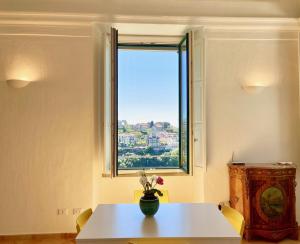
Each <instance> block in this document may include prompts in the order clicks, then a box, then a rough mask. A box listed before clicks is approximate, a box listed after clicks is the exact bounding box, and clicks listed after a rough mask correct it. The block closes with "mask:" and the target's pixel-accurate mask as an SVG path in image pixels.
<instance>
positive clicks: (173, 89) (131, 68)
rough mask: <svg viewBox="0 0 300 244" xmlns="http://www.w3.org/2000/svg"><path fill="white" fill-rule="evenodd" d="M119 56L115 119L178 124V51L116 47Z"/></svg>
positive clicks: (130, 121) (131, 121)
mask: <svg viewBox="0 0 300 244" xmlns="http://www.w3.org/2000/svg"><path fill="white" fill-rule="evenodd" d="M118 58H119V67H118V69H119V74H118V79H119V80H118V85H119V89H118V93H119V102H118V106H119V107H118V109H119V111H118V112H119V114H118V117H119V118H118V119H119V120H121V119H124V120H127V121H128V122H129V123H131V124H134V123H139V122H149V121H151V120H153V121H155V122H157V121H167V122H170V123H171V124H172V125H174V126H178V116H179V115H178V54H177V52H176V51H144V50H124V49H119V57H118Z"/></svg>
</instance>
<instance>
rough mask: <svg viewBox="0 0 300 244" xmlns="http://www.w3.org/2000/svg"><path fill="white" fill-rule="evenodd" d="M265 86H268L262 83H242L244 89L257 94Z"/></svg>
mask: <svg viewBox="0 0 300 244" xmlns="http://www.w3.org/2000/svg"><path fill="white" fill-rule="evenodd" d="M264 88H266V86H265V85H261V84H249V85H248V84H245V85H242V89H243V90H244V91H246V92H247V93H249V94H257V93H260V92H261V91H262V90H263V89H264Z"/></svg>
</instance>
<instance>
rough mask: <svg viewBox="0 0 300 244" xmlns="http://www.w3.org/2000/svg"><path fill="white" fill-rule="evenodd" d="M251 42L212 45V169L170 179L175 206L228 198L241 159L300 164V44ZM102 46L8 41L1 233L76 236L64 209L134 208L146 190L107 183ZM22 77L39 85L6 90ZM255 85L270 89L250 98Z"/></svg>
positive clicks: (0, 53)
mask: <svg viewBox="0 0 300 244" xmlns="http://www.w3.org/2000/svg"><path fill="white" fill-rule="evenodd" d="M243 33H244V32H243ZM245 35H246V36H244V37H242V38H237V36H236V33H235V34H230V33H223V34H222V36H221V37H220V36H218V38H209V39H208V40H207V42H206V44H207V47H206V76H207V126H208V127H207V153H208V164H207V171H206V172H203V171H202V169H201V168H194V175H193V176H176V177H175V176H169V177H165V182H166V185H165V187H166V188H167V189H168V190H169V192H170V201H171V202H201V201H207V202H218V201H224V200H228V197H229V196H228V174H227V168H226V163H227V162H228V161H229V160H230V158H231V155H232V152H233V151H235V153H236V159H237V160H242V161H247V162H269V161H279V160H284V161H294V162H296V163H299V162H300V155H299V129H298V128H299V114H298V113H299V106H298V95H299V94H298V91H299V87H298V86H299V85H298V57H297V53H298V47H297V40H294V39H293V38H291V40H283V39H280V38H278V39H276V38H275V39H274V38H261V37H259V38H253V35H250V36H247V34H245ZM250 37H251V38H250ZM249 39H251V40H249ZM279 39H280V40H279ZM284 39H289V38H284ZM102 44H103V40H102V39H101V35H100V37H99V38H98V39H97V40H96V42H95V40H94V39H93V38H92V37H91V36H55V35H50V36H47V35H43V36H37V35H17V36H15V35H3V34H2V35H0V81H1V82H0V118H1V119H0V192H1V200H0V213H1V219H0V234H21V233H47V232H48V233H53V232H71V231H74V230H75V229H74V220H75V217H74V216H73V215H71V214H70V215H64V216H58V215H57V212H56V211H57V209H58V208H68V209H72V208H76V207H80V208H88V207H91V206H95V205H96V204H98V203H119V202H131V201H132V198H133V190H134V189H136V188H139V187H140V186H139V183H138V179H137V178H136V177H122V178H121V177H120V178H115V179H111V178H104V177H102V176H101V167H102V164H103V162H102V161H101V160H99V158H101V152H100V157H98V148H99V143H98V140H97V138H98V133H99V132H100V137H101V136H102V134H101V131H98V129H97V128H98V123H99V120H98V112H99V114H100V117H101V114H102V111H101V110H100V111H99V110H98V104H99V101H101V89H102V88H103V87H102V85H101V82H103V79H102V78H103V60H101V59H99V57H101V55H103V50H102V49H101V45H102ZM19 76H20V77H19ZM21 76H25V77H26V76H27V77H29V78H31V79H33V80H37V81H39V82H35V83H33V84H31V85H29V86H28V87H26V88H23V89H19V90H17V89H12V88H10V87H7V86H6V84H5V82H3V81H4V80H6V79H8V78H22V77H21ZM97 80H100V81H101V82H100V83H99V85H97ZM249 81H250V82H252V81H258V82H264V83H265V84H267V85H268V87H267V88H265V90H263V91H262V92H261V93H259V94H253V95H250V94H247V93H245V92H244V91H243V90H242V89H241V83H243V82H249ZM98 89H99V92H98ZM102 116H103V114H102ZM100 144H101V143H100ZM98 160H99V161H98ZM297 179H298V181H299V180H300V178H299V174H298V178H297ZM297 197H298V199H300V191H299V187H298V188H297ZM299 206H300V205H299V201H298V204H297V211H298V221H299V220H300V216H299V213H300V209H299Z"/></svg>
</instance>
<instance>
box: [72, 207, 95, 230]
mask: <svg viewBox="0 0 300 244" xmlns="http://www.w3.org/2000/svg"><path fill="white" fill-rule="evenodd" d="M92 213H93V210H92V209H91V208H89V209H87V210H85V211H83V212H82V213H81V214H80V215H79V216H78V217H77V219H76V230H77V234H78V233H79V232H80V231H81V230H82V228H83V226H84V225H85V223H86V222H87V221H88V219H89V218H90V217H91V215H92Z"/></svg>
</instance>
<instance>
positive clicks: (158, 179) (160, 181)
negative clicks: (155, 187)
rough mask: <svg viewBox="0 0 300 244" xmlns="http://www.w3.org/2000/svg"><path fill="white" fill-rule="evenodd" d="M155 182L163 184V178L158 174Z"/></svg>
mask: <svg viewBox="0 0 300 244" xmlns="http://www.w3.org/2000/svg"><path fill="white" fill-rule="evenodd" d="M156 183H157V184H159V185H163V184H164V179H163V178H161V177H160V176H158V177H157V179H156Z"/></svg>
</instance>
